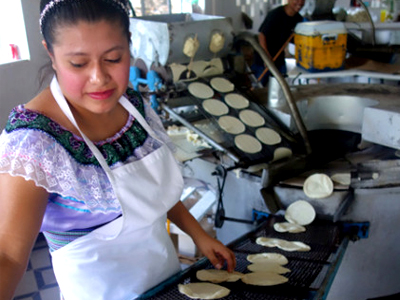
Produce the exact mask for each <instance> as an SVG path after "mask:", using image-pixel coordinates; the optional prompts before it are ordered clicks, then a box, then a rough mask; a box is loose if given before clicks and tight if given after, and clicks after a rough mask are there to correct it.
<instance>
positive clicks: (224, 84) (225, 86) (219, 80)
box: [210, 77, 235, 93]
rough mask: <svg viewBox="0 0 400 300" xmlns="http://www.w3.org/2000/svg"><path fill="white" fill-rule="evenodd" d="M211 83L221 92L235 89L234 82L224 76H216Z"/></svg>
mask: <svg viewBox="0 0 400 300" xmlns="http://www.w3.org/2000/svg"><path fill="white" fill-rule="evenodd" d="M210 84H211V86H212V87H213V89H214V90H216V91H218V92H220V93H229V92H232V91H233V90H234V89H235V86H234V85H233V83H232V82H230V81H229V80H228V79H225V78H223V77H214V78H213V79H211V80H210Z"/></svg>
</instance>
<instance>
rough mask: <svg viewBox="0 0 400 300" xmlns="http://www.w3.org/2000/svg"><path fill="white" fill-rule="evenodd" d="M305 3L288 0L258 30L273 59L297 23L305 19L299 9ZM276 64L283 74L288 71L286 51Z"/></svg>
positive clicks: (268, 53) (259, 38)
mask: <svg viewBox="0 0 400 300" xmlns="http://www.w3.org/2000/svg"><path fill="white" fill-rule="evenodd" d="M304 3H305V0H288V3H287V4H285V5H282V6H279V7H277V8H275V9H273V10H271V11H270V12H269V13H268V14H267V16H266V17H265V19H264V21H263V23H262V24H261V26H260V28H259V30H258V31H259V35H258V40H259V43H260V46H261V47H262V48H263V49H264V50H265V52H266V53H267V55H268V57H269V58H271V60H273V58H274V57H275V55H276V54H277V53H278V52H279V50H280V49H281V48H282V47H283V46H284V45H285V43H286V41H287V40H288V39H289V37H290V36H291V34H292V32H293V30H294V28H295V26H296V25H297V23H299V22H302V21H303V17H302V16H301V15H300V13H299V11H300V10H301V9H302V8H303V6H304ZM275 65H276V67H277V68H278V70H279V71H280V72H281V73H282V74H283V75H285V74H286V73H287V68H286V63H285V51H282V52H281V54H280V55H279V56H278V57H277V58H276V60H275ZM265 76H268V74H267V75H265Z"/></svg>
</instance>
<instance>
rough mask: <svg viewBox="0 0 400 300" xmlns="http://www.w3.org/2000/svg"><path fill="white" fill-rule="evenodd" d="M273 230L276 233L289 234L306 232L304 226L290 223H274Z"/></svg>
mask: <svg viewBox="0 0 400 300" xmlns="http://www.w3.org/2000/svg"><path fill="white" fill-rule="evenodd" d="M274 229H275V231H277V232H289V233H299V232H304V231H306V228H305V227H304V226H302V225H299V224H294V223H290V222H279V223H275V224H274Z"/></svg>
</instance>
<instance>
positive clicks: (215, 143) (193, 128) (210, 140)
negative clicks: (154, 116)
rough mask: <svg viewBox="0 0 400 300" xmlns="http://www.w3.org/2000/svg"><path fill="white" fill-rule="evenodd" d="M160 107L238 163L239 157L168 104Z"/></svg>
mask: <svg viewBox="0 0 400 300" xmlns="http://www.w3.org/2000/svg"><path fill="white" fill-rule="evenodd" d="M162 108H163V109H164V110H165V111H166V112H168V113H169V114H171V115H172V116H173V117H174V118H175V119H177V120H178V121H179V122H180V123H181V124H182V125H185V126H186V127H188V128H190V129H191V130H193V131H194V132H195V133H197V134H198V135H199V136H200V137H201V138H203V139H204V140H205V141H206V142H207V143H209V144H210V145H211V146H213V147H214V148H216V149H217V150H219V151H222V152H224V153H226V154H227V155H228V156H229V157H230V158H231V159H232V160H233V161H234V162H235V163H238V162H239V161H240V159H239V158H238V157H237V156H236V155H235V154H233V153H232V152H230V151H229V150H228V149H225V148H224V147H222V146H221V145H220V144H218V143H217V142H215V141H214V140H213V139H211V138H210V137H208V136H207V135H206V134H205V133H203V132H202V131H201V130H199V129H197V128H196V127H195V126H193V125H192V124H191V123H190V122H189V121H187V120H186V119H185V118H182V117H181V116H180V115H179V114H177V113H176V112H175V111H174V110H173V109H171V108H170V107H169V106H168V105H166V104H162Z"/></svg>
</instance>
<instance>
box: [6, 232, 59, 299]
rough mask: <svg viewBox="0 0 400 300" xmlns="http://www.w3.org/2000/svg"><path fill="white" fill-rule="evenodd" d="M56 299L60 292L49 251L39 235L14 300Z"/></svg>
mask: <svg viewBox="0 0 400 300" xmlns="http://www.w3.org/2000/svg"><path fill="white" fill-rule="evenodd" d="M58 299H60V292H59V289H58V285H57V282H56V279H55V277H54V273H53V268H52V266H51V259H50V253H49V249H48V247H47V243H46V241H45V239H44V237H43V236H42V235H39V237H38V239H37V241H36V244H35V246H34V248H33V250H32V253H31V258H30V260H29V264H28V268H27V271H26V273H25V275H24V277H23V278H22V280H21V282H20V284H19V286H18V288H17V290H16V293H15V297H14V300H58Z"/></svg>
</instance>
